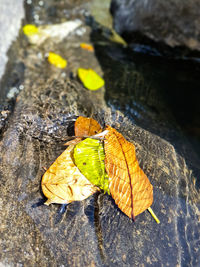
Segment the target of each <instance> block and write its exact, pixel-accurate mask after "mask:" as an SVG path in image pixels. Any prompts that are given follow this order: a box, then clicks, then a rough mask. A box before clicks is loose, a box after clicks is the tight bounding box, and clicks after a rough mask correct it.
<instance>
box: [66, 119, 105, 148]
mask: <svg viewBox="0 0 200 267" xmlns="http://www.w3.org/2000/svg"><path fill="white" fill-rule="evenodd" d="M74 131H75V136H77V137H76V138H75V139H73V140H70V141H68V142H67V143H65V144H64V145H66V146H68V145H71V144H73V145H76V144H77V143H79V142H80V141H81V140H82V139H83V138H82V137H84V136H85V137H87V136H92V135H95V134H98V133H100V132H102V128H101V126H100V124H99V123H98V122H97V121H96V120H94V119H92V118H86V117H82V116H79V117H78V118H77V119H76V122H75V124H74Z"/></svg>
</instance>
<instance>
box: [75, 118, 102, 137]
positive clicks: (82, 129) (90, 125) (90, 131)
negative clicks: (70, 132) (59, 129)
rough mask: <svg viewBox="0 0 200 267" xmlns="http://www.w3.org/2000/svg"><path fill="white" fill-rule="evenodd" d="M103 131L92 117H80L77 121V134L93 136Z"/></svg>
mask: <svg viewBox="0 0 200 267" xmlns="http://www.w3.org/2000/svg"><path fill="white" fill-rule="evenodd" d="M101 131H102V128H101V126H100V124H99V123H98V122H97V121H96V120H94V119H92V118H85V117H82V116H80V117H78V118H77V120H76V122H75V135H76V136H91V135H95V134H98V133H100V132H101Z"/></svg>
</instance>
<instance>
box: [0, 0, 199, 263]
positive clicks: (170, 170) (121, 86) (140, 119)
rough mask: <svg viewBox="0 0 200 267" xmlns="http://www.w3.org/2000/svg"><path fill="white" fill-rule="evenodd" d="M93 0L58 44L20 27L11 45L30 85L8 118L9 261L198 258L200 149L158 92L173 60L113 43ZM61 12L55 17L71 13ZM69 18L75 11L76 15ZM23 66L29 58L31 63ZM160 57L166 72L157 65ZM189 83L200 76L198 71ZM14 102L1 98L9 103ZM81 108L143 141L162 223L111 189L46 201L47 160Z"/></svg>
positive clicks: (2, 202)
mask: <svg viewBox="0 0 200 267" xmlns="http://www.w3.org/2000/svg"><path fill="white" fill-rule="evenodd" d="M48 3H49V4H48V8H47V6H46V7H45V6H44V7H43V9H42V10H39V11H40V14H43V15H41V20H42V21H44V22H46V23H47V22H48V20H49V15H48V14H49V13H48V10H49V8H50V6H51V5H53V3H54V4H56V3H58V2H57V1H55V2H54V1H51V2H48ZM87 4H88V2H87V1H86V3H85V6H84V1H81V2H80V3H78V2H77V8H76V9H75V10H78V11H77V13H76V15H77V17H78V18H79V19H81V20H82V25H81V26H80V28H81V29H82V30H81V31H78V32H77V31H75V32H73V33H72V34H71V35H69V36H68V37H66V39H65V40H63V41H62V42H60V43H58V44H57V43H55V42H54V40H53V39H51V38H49V39H48V40H46V42H44V43H43V44H41V45H40V46H36V45H30V44H29V42H28V40H27V39H26V38H25V37H24V36H23V35H20V36H19V38H18V40H17V41H16V42H15V44H13V46H12V47H11V49H10V51H9V53H10V54H11V55H12V54H13V53H14V51H17V55H16V57H12V58H11V61H10V63H9V66H8V69H7V71H8V70H9V73H10V74H12V73H16V74H17V77H19V79H18V80H16V81H17V82H18V83H19V84H21V85H23V88H22V87H21V88H22V89H21V90H19V91H18V93H17V95H16V96H15V97H14V98H13V99H12V101H14V104H13V105H12V108H9V109H8V110H10V113H9V116H7V117H6V119H5V120H6V124H5V125H3V126H2V134H1V143H0V144H1V145H0V152H1V153H0V154H1V164H0V177H1V189H0V193H1V194H0V196H1V197H0V209H1V220H2V222H1V245H0V251H1V254H0V258H1V263H2V264H4V265H6V264H7V265H10V266H15V264H21V265H22V266H26V265H27V266H35V265H37V266H133V265H134V266H137V265H139V266H176V265H177V266H195V265H198V264H199V263H200V259H199V236H200V231H199V216H200V212H199V208H200V197H199V187H200V186H199V181H198V177H199V174H200V169H199V166H200V165H199V158H198V157H197V155H196V153H195V152H194V150H193V148H192V147H191V145H190V143H189V142H188V141H187V139H186V137H185V136H184V134H183V133H182V132H181V130H180V128H179V125H177V122H176V120H175V119H174V117H173V112H171V111H170V110H169V108H168V103H167V102H166V101H165V95H164V92H162V91H159V89H160V88H161V85H163V84H164V83H165V82H166V79H165V76H163V75H164V73H165V72H166V71H167V70H168V69H165V68H163V69H162V68H161V66H163V62H155V61H154V60H153V61H151V60H150V59H149V58H143V59H141V58H138V57H137V55H134V54H130V53H131V52H130V51H129V50H127V49H125V48H123V47H121V46H120V45H118V44H115V43H112V42H110V41H109V39H108V38H106V37H105V36H106V34H107V32H106V29H105V28H101V27H100V26H99V25H98V24H95V23H93V24H92V27H91V26H90V25H86V24H85V17H84V16H83V14H84V13H85V11H84V10H87V7H88V6H87ZM46 5H47V4H46ZM37 7H38V6H37V5H33V6H29V9H28V14H30V13H32V14H35V13H37V10H38V9H37ZM26 10H27V9H26ZM60 10H62V11H63V10H64V9H62V8H60ZM39 11H38V12H39ZM63 14H64V13H63ZM69 14H71V13H70V12H69ZM59 16H60V17H58V18H57V19H56V23H59V22H61V21H62V19H63V18H64V15H62V14H61V15H59ZM71 18H74V13H72V17H70V15H69V19H71ZM87 21H90V20H88V19H87ZM94 25H95V26H94ZM83 29H84V30H83ZM79 30H80V29H79ZM80 32H82V35H80ZM80 42H92V43H93V44H94V46H95V53H94V54H93V53H89V52H88V51H84V50H81V49H80V47H79V43H80ZM49 51H56V52H57V53H59V54H61V55H62V56H63V57H64V58H66V59H67V60H68V66H67V68H66V69H63V70H60V69H57V68H55V67H54V66H52V65H50V64H49V63H48V62H47V58H46V56H45V55H46V53H48V52H49ZM131 55H132V57H133V58H134V63H133V60H132V59H133V58H130V57H131ZM172 65H173V64H172ZM172 65H170V64H169V68H171V66H172ZM16 66H24V67H23V72H22V68H16ZM158 66H159V67H160V68H159V73H160V74H161V75H160V76H159V77H160V80H159V79H157V76H156V71H155V70H157V69H158ZM78 67H85V68H88V67H91V68H93V69H94V70H95V71H97V72H98V73H99V74H100V75H102V76H103V77H104V79H105V88H102V89H100V90H99V91H95V92H92V91H88V90H86V89H85V88H83V86H82V85H81V83H80V82H79V81H78V79H77V77H76V69H77V68H78ZM175 67H176V66H175ZM172 72H173V71H172ZM9 73H6V74H5V77H7V78H6V79H5V80H4V83H3V92H4V94H3V95H4V99H5V100H7V98H6V95H7V93H8V92H9V89H10V87H11V85H10V79H9V78H10V76H9ZM185 73H187V69H186V71H185V70H184V68H183V69H181V70H180V75H177V76H178V77H176V78H173V81H177V82H178V81H179V77H180V76H182V75H183V74H185ZM188 75H189V74H188ZM11 77H13V76H12V75H11ZM14 77H16V76H15V75H14ZM155 77H156V79H155ZM170 77H172V74H171V76H170ZM13 81H14V79H13ZM19 81H20V82H19ZM17 82H16V86H17V88H18V87H19V84H18V83H17ZM190 83H191V84H193V83H192V79H191V81H190ZM13 85H15V83H14V82H13V84H12V86H13ZM2 99H3V98H2ZM9 101H10V100H9ZM9 101H8V102H9ZM6 108H7V107H2V111H3V110H7V109H6ZM2 114H3V113H2ZM79 115H84V116H90V117H93V118H95V119H97V120H98V121H99V122H100V123H101V125H102V126H103V125H104V124H109V125H111V126H113V127H115V128H116V129H117V130H119V132H121V133H122V134H123V135H124V136H125V137H126V138H127V139H128V140H130V141H131V142H133V143H134V144H135V146H136V153H137V157H138V160H139V162H140V166H141V167H142V168H143V170H144V171H145V173H146V174H147V176H148V177H149V179H150V181H151V183H152V184H153V186H154V203H153V206H152V208H153V210H154V211H155V212H156V214H157V216H158V217H159V219H160V221H161V224H160V225H157V224H156V223H155V221H154V220H153V219H152V217H151V216H150V214H149V213H148V212H147V211H145V212H144V213H142V214H141V215H139V216H137V217H136V221H135V222H134V223H133V222H132V221H131V220H130V219H129V218H128V217H127V216H125V215H124V214H123V213H122V212H121V211H120V210H119V209H118V208H117V206H116V205H115V203H114V201H113V200H112V198H111V197H110V196H108V195H104V194H103V193H97V194H95V195H93V196H91V197H90V198H88V199H86V200H85V201H82V202H74V203H71V204H70V205H69V206H68V207H67V208H66V211H65V210H63V209H61V206H60V205H51V206H49V207H47V206H45V205H43V203H44V201H45V198H44V196H43V194H42V192H41V188H40V182H41V177H42V175H43V173H44V172H45V170H44V168H47V167H49V166H50V165H51V164H52V163H53V162H54V160H55V159H56V158H57V156H59V155H60V154H61V152H62V151H63V150H64V149H65V147H64V145H63V144H64V143H65V141H66V139H67V138H68V136H69V135H72V134H73V122H74V121H75V119H76V117H77V116H79ZM169 255H170V257H169Z"/></svg>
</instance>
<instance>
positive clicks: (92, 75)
mask: <svg viewBox="0 0 200 267" xmlns="http://www.w3.org/2000/svg"><path fill="white" fill-rule="evenodd" d="M78 77H79V79H80V80H81V82H82V83H83V85H84V86H85V88H87V89H89V90H92V91H95V90H98V89H100V88H101V87H102V86H104V84H105V82H104V80H103V79H102V78H101V77H100V76H99V75H98V74H97V73H96V72H95V71H94V70H92V69H83V68H79V69H78Z"/></svg>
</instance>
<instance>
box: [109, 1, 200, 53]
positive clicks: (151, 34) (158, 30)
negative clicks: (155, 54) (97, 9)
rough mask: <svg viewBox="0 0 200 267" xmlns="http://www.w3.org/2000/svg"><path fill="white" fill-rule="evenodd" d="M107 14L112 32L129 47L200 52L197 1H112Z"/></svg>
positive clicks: (199, 23) (198, 6) (199, 12)
mask: <svg viewBox="0 0 200 267" xmlns="http://www.w3.org/2000/svg"><path fill="white" fill-rule="evenodd" d="M111 13H112V15H113V17H114V28H115V30H116V31H117V32H118V33H119V34H120V35H122V36H123V38H124V39H125V40H126V41H127V42H129V43H139V44H143V45H152V46H156V44H155V42H156V43H159V47H160V49H161V50H162V49H163V48H165V45H167V46H169V47H173V48H174V47H186V48H189V49H191V50H198V51H200V3H199V1H198V0H189V1H180V0H173V1H162V0H147V1H146V0H112V3H111ZM157 46H158V44H157ZM163 46H164V47H163Z"/></svg>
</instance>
